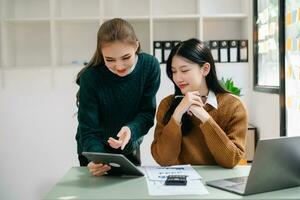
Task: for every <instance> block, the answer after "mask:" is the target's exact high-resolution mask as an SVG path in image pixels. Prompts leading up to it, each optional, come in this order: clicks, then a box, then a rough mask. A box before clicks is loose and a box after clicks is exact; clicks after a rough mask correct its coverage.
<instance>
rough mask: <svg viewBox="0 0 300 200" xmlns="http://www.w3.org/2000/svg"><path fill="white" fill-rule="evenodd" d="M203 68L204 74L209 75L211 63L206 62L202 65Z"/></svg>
mask: <svg viewBox="0 0 300 200" xmlns="http://www.w3.org/2000/svg"><path fill="white" fill-rule="evenodd" d="M202 69H203V75H204V76H207V75H208V74H209V71H210V64H209V63H205V64H204V65H203V66H202Z"/></svg>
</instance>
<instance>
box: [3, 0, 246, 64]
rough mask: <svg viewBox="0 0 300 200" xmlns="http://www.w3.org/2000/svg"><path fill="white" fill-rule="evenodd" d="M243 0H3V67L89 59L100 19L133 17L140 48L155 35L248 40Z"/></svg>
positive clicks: (147, 47)
mask: <svg viewBox="0 0 300 200" xmlns="http://www.w3.org/2000/svg"><path fill="white" fill-rule="evenodd" d="M247 3H249V2H248V1H245V0H87V1H82V0H26V1H24V0H1V29H0V30H1V31H0V34H1V52H2V53H1V60H0V61H1V66H2V68H4V69H7V68H16V67H17V68H19V67H21V68H24V69H26V68H31V67H39V68H40V67H62V66H70V65H77V64H81V63H82V61H83V60H89V59H90V57H91V55H92V54H93V52H94V50H95V47H96V33H97V30H98V28H99V26H100V25H101V23H102V22H103V21H105V20H107V19H111V18H114V17H122V18H124V19H127V20H128V21H129V22H131V23H132V24H133V26H134V28H135V30H136V32H137V35H138V37H139V39H140V41H141V44H142V48H143V50H144V51H145V52H147V53H152V50H153V49H152V48H153V47H152V44H153V41H154V40H184V39H187V38H190V37H197V38H200V39H201V40H211V39H220V40H221V39H248V37H249V36H248V35H247V33H248V30H247V24H248V21H247V20H248V16H249V14H248V10H247V9H246V8H247V5H246V4H247Z"/></svg>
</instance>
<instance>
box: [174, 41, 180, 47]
mask: <svg viewBox="0 0 300 200" xmlns="http://www.w3.org/2000/svg"><path fill="white" fill-rule="evenodd" d="M180 42H181V41H180V40H174V41H173V43H172V48H173V47H175V46H176V45H177V44H178V43H180Z"/></svg>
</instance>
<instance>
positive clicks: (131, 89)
mask: <svg viewBox="0 0 300 200" xmlns="http://www.w3.org/2000/svg"><path fill="white" fill-rule="evenodd" d="M159 84H160V68H159V63H158V61H157V60H156V59H155V58H154V57H153V56H151V55H148V54H145V53H140V54H138V61H137V63H136V66H135V68H134V70H133V71H132V72H131V73H130V74H128V75H127V76H125V77H120V76H118V75H116V74H114V73H112V72H111V71H110V70H109V69H108V68H107V67H106V66H104V65H98V66H92V67H89V68H88V69H87V70H86V71H84V73H83V74H82V75H81V77H80V90H79V107H78V128H77V134H76V140H77V151H78V153H79V154H81V153H82V152H83V151H89V152H108V153H122V154H125V155H128V154H131V153H132V152H133V151H134V150H136V149H137V148H139V145H140V144H141V142H142V139H143V136H144V135H145V134H147V132H148V131H149V129H150V128H151V127H152V126H153V124H154V123H153V121H154V115H155V111H156V100H155V95H156V92H157V90H158V88H159ZM123 126H128V127H129V128H130V130H131V139H130V141H129V143H128V144H127V145H126V147H125V149H124V150H120V149H117V150H116V149H113V148H111V147H110V146H109V145H108V142H107V140H108V138H109V137H113V138H115V139H118V137H117V134H118V132H119V131H120V130H121V128H122V127H123Z"/></svg>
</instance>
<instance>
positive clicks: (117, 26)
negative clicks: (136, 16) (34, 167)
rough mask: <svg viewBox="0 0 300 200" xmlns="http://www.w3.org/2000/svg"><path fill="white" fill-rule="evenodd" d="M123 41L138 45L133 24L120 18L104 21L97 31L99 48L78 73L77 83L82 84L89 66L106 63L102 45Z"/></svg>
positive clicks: (77, 102) (77, 95)
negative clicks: (84, 73)
mask: <svg viewBox="0 0 300 200" xmlns="http://www.w3.org/2000/svg"><path fill="white" fill-rule="evenodd" d="M115 41H121V42H126V43H128V44H132V45H136V44H137V42H138V39H137V37H136V34H135V32H134V29H133V27H132V25H131V24H130V23H129V22H127V21H126V20H123V19H120V18H114V19H111V20H108V21H106V22H104V23H103V24H102V25H101V27H100V28H99V30H98V33H97V48H96V51H95V53H94V55H93V57H92V58H91V60H90V61H89V63H88V64H87V65H86V66H85V67H84V68H83V69H82V70H80V72H79V73H78V74H77V77H76V83H77V84H78V85H79V84H80V76H81V74H82V73H83V72H84V71H85V70H87V69H88V68H89V67H93V66H97V65H99V64H104V59H103V55H102V51H101V46H102V45H104V44H107V43H111V42H115ZM140 51H141V49H140V45H139V46H138V49H137V53H139V52H140ZM76 98H77V100H76V104H77V106H78V105H79V90H78V92H77V94H76Z"/></svg>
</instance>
